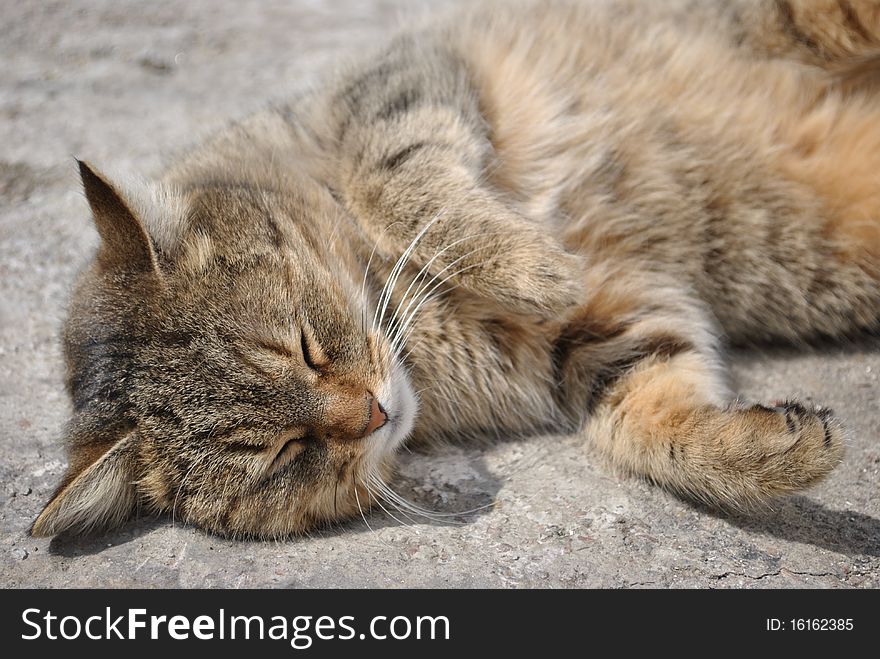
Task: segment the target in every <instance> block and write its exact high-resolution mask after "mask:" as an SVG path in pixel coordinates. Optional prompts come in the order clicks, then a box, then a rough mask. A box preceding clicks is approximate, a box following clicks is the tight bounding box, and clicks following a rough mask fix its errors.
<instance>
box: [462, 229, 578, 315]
mask: <svg viewBox="0 0 880 659" xmlns="http://www.w3.org/2000/svg"><path fill="white" fill-rule="evenodd" d="M584 270H585V265H584V263H583V261H582V259H581V258H580V257H578V256H575V255H572V254H569V253H567V252H565V251H564V250H563V249H562V248H561V247H559V246H558V245H556V244H555V243H553V242H552V241H551V240H549V239H541V240H535V241H530V242H518V243H515V244H512V245H511V244H508V245H506V246H505V248H504V249H501V250H499V251H498V253H497V254H495V255H494V258H493V259H492V262H491V263H490V264H489V265H488V266H487V267H486V268H484V269H483V271H482V272H480V273H476V274H475V276H474V278H473V280H472V282H471V285H472V287H474V288H478V289H481V290H480V292H481V293H483V294H484V295H486V296H487V297H490V298H492V299H493V300H495V301H496V302H497V303H498V304H499V305H500V306H501V307H503V308H505V309H508V310H510V311H516V312H519V313H527V314H534V315H539V316H542V317H545V318H553V317H559V316H561V315H564V314H565V313H566V312H567V311H568V310H570V309H572V308H574V307H576V306H577V305H579V304H581V303H582V302H583V298H584V296H585V293H584V286H583V280H584V274H583V273H584ZM477 280H478V281H477Z"/></svg>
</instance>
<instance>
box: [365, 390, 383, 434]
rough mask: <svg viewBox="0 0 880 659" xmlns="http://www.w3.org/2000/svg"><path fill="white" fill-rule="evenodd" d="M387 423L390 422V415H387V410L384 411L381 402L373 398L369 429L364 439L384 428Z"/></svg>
mask: <svg viewBox="0 0 880 659" xmlns="http://www.w3.org/2000/svg"><path fill="white" fill-rule="evenodd" d="M386 421H388V415H387V414H385V410H384V409H382V406H381V405H380V404H379V400H378V399H377V398H375V397H373V399H372V401H371V402H370V422H369V423H368V424H367V429H366V430H365V431H364V437H366V436H368V435H369V434H371V433H372V432H373V431H375V430H378V429H379V428H381V427H382V426H384V425H385V422H386Z"/></svg>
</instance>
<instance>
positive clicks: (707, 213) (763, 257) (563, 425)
mask: <svg viewBox="0 0 880 659" xmlns="http://www.w3.org/2000/svg"><path fill="white" fill-rule="evenodd" d="M878 53H880V5H878V3H876V2H862V1H859V0H839V1H823V0H811V1H805V2H801V1H798V0H778V1H775V2H774V1H770V0H766V1H761V0H737V1H735V2H720V1H719V2H713V1H708V0H705V1H697V2H679V1H670V2H662V3H655V2H650V1H648V0H644V1H641V2H640V1H637V0H621V1H616V2H604V1H602V0H592V1H590V2H566V1H564V0H554V1H553V2H519V3H508V4H491V3H490V4H481V5H479V6H477V7H470V8H465V9H459V10H457V11H456V12H455V13H454V14H452V15H450V16H447V17H444V18H441V19H436V20H435V21H434V22H433V23H431V24H426V25H424V26H418V27H413V28H411V29H409V30H408V31H404V32H402V33H400V34H399V35H397V36H396V37H394V38H393V39H391V40H390V41H389V42H388V43H387V44H385V45H384V46H383V47H382V48H380V49H378V50H377V52H376V53H375V54H374V55H372V56H370V57H367V58H362V59H361V60H360V62H358V63H351V64H349V65H347V66H341V67H338V68H337V69H335V70H333V71H331V72H329V73H327V74H326V75H325V76H324V77H323V78H322V79H321V82H320V84H317V85H314V86H313V87H312V88H310V89H309V90H308V91H306V92H302V93H300V94H299V95H297V96H296V97H295V98H293V99H291V100H289V101H286V102H284V103H281V104H278V105H275V106H272V107H270V108H269V109H267V110H265V111H263V112H260V113H258V114H256V115H254V116H251V117H250V118H248V119H245V120H243V121H241V122H239V123H236V124H233V125H231V126H230V127H229V128H228V129H225V130H223V131H221V132H220V133H218V134H216V135H215V136H214V137H212V138H210V139H208V140H207V141H206V142H205V143H204V144H202V145H201V146H199V147H197V148H195V149H193V150H191V151H189V152H187V153H185V154H183V155H182V156H180V157H178V158H177V159H176V160H174V161H173V162H172V163H171V164H170V165H169V166H168V168H167V169H166V170H165V171H164V172H163V173H162V175H161V176H159V177H158V178H157V179H156V180H154V181H152V182H143V181H132V180H123V179H111V178H109V177H107V176H106V175H104V174H102V173H100V172H99V171H98V170H97V169H95V168H94V167H92V166H91V165H89V164H87V163H84V162H80V163H79V168H80V173H81V178H82V183H83V187H84V190H85V195H86V198H87V200H88V203H89V206H90V208H91V212H92V215H93V218H94V223H95V226H96V228H97V230H98V233H99V234H100V238H101V244H100V247H99V248H98V251H97V253H96V255H95V258H94V260H93V262H92V263H91V265H90V266H89V268H88V269H87V270H86V271H85V272H84V273H83V274H82V275H81V276H80V278H79V280H78V282H77V284H76V286H75V289H74V291H73V293H72V298H71V304H70V309H69V315H68V318H67V321H66V324H65V328H64V333H63V341H64V349H65V359H66V366H67V371H66V373H67V379H66V386H67V389H68V391H69V394H70V397H71V400H72V403H73V416H72V419H71V420H70V423H69V425H68V427H67V429H66V438H67V447H68V453H69V468H68V470H67V472H66V474H65V475H64V477H63V478H62V481H61V483H60V485H59V487H58V489H57V491H56V492H55V494H54V495H53V497H52V498H51V500H50V501H49V503H48V504H47V505H46V507H45V509H44V510H43V511H42V513H41V514H40V515H39V516H38V517H37V519H36V520H35V522H34V524H33V526H32V529H31V532H32V534H33V535H35V536H50V535H54V534H58V533H62V532H71V533H78V532H85V531H88V530H90V529H93V528H105V527H109V526H112V525H116V524H120V523H122V522H124V521H125V520H126V519H128V518H130V517H131V516H132V515H134V514H135V513H136V512H137V511H139V510H144V511H151V512H154V513H160V514H165V515H168V516H170V517H172V518H173V519H175V520H184V521H186V522H188V523H191V524H193V525H196V526H198V527H201V528H203V529H205V530H208V531H210V532H214V533H217V534H220V535H224V536H230V537H239V538H280V537H286V536H291V535H296V534H301V533H304V532H308V531H309V530H310V529H313V528H315V527H317V526H319V525H325V524H330V523H333V522H337V521H339V520H344V519H348V518H352V517H353V516H356V515H362V514H364V511H366V510H367V509H368V508H370V507H371V506H372V505H373V504H374V503H376V502H377V501H381V500H383V499H385V500H388V501H389V502H391V503H392V504H395V503H401V500H400V499H399V497H397V495H396V494H395V493H394V492H393V491H392V490H391V489H390V487H389V486H388V481H389V480H390V479H391V478H392V476H393V470H394V463H395V453H396V451H397V450H398V449H399V447H400V446H401V445H402V444H403V443H404V442H405V441H409V442H412V443H423V444H424V443H430V442H434V441H437V440H439V439H454V440H456V441H462V440H468V439H472V440H475V441H476V440H478V439H479V438H483V437H525V436H528V435H532V434H536V433H545V432H556V433H579V434H580V435H582V436H583V438H584V442H585V444H587V443H591V444H592V445H593V446H594V447H595V451H596V453H597V454H598V455H600V456H603V457H604V458H605V459H606V460H607V462H608V464H609V465H610V467H611V468H614V469H616V470H619V471H621V472H624V473H627V474H630V475H634V476H638V477H642V478H644V479H647V480H648V481H650V482H652V483H655V484H657V485H659V486H661V487H663V488H666V489H668V490H670V491H672V492H675V493H677V494H679V495H681V496H683V497H685V498H688V499H693V500H695V501H698V502H702V503H704V504H707V505H710V506H714V507H718V508H721V509H744V510H749V509H753V508H755V507H760V506H762V505H766V503H767V502H768V501H771V500H772V499H773V498H774V497H777V496H779V495H784V494H787V493H791V492H796V491H799V490H801V489H803V488H806V487H808V486H810V485H811V484H813V483H815V482H816V481H817V480H819V479H821V478H823V477H824V476H826V475H827V474H828V473H829V472H830V471H831V470H832V469H833V468H834V467H835V466H836V465H837V464H838V463H840V461H841V460H842V455H843V446H844V437H845V431H844V428H843V426H842V425H841V423H840V422H839V421H837V420H836V418H835V417H834V415H833V413H832V412H831V411H830V410H828V409H826V408H822V407H814V406H810V405H806V404H802V403H799V402H797V401H784V402H776V403H772V404H768V405H763V404H746V403H743V402H741V401H739V400H738V399H736V397H735V396H734V394H733V392H731V391H730V390H729V388H728V386H727V385H726V382H725V373H724V368H723V359H722V349H723V346H724V344H725V343H726V342H734V343H754V342H762V341H767V340H773V341H787V342H790V343H794V344H804V343H806V342H808V341H811V340H813V339H815V338H817V337H826V338H827V337H831V338H843V337H847V336H851V335H853V334H855V333H860V332H861V333H870V332H872V331H875V330H877V329H878V320H880V102H878V101H880V99H878V98H877V95H876V94H877V87H878V85H877V84H876V83H877V81H878V79H880V74H878V72H880V56H878Z"/></svg>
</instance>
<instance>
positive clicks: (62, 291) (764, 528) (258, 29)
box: [0, 0, 880, 588]
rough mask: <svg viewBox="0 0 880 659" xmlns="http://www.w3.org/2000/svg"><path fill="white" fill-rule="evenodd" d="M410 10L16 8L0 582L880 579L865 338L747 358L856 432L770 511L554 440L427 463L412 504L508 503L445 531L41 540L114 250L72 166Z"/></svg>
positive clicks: (120, 5)
mask: <svg viewBox="0 0 880 659" xmlns="http://www.w3.org/2000/svg"><path fill="white" fill-rule="evenodd" d="M411 5H412V3H409V4H408V6H411ZM401 7H402V3H396V2H391V1H389V0H371V1H368V2H367V1H356V0H346V1H344V2H320V1H309V0H298V1H292V0H290V1H288V0H285V1H264V0H260V1H259V2H255V1H254V2H252V1H246V2H243V1H242V0H211V1H210V2H209V1H207V0H205V1H203V2H182V1H180V2H169V1H167V0H166V1H162V2H151V3H143V2H135V1H132V0H128V1H124V2H123V1H120V0H107V1H102V0H79V1H77V2H67V1H51V2H50V1H48V0H47V1H44V2H39V3H36V2H33V3H29V2H20V1H19V0H0V13H2V20H0V61H2V62H3V64H2V66H0V202H2V207H0V483H2V491H0V498H2V510H0V586H11V587H30V586H48V587H59V586H143V587H160V586H168V587H176V586H183V587H200V586H233V587H239V586H256V587H262V586H315V587H329V586H350V587H361V586H407V587H410V586H455V587H473V586H489V587H495V586H502V587H507V586H519V587H544V586H551V587H560V586H563V587H565V586H580V587H585V586H587V587H593V586H597V587H633V586H649V587H670V586H672V587H722V588H724V587H750V588H752V587H754V588H766V587H862V588H865V587H878V586H880V497H878V496H877V495H878V484H880V475H878V471H880V442H878V434H880V407H878V385H880V383H878V374H880V355H878V353H877V352H872V351H871V350H870V349H869V348H863V347H849V348H846V349H829V350H825V351H820V352H818V353H815V354H809V355H796V354H793V353H791V354H789V353H782V354H752V353H742V354H736V355H733V356H732V361H733V363H734V370H735V375H736V379H737V382H738V385H739V387H740V390H741V391H742V392H743V395H744V396H745V397H747V398H752V399H757V400H772V399H774V398H778V397H783V396H789V395H798V396H802V397H804V398H806V399H808V400H815V401H816V402H819V403H822V404H825V405H830V406H831V407H833V408H834V409H835V410H836V411H837V412H838V414H839V415H840V416H841V417H842V418H843V419H845V420H846V421H847V422H848V423H849V425H850V428H851V431H852V439H851V442H850V445H849V450H848V453H847V457H846V461H845V463H844V464H843V465H842V466H841V467H840V468H839V469H838V470H837V471H836V472H835V473H834V474H833V475H832V476H831V478H830V479H828V480H827V481H826V482H824V483H822V484H821V485H819V486H818V487H816V488H815V489H813V490H812V491H810V492H809V493H807V494H805V495H804V496H798V497H793V498H791V499H788V500H785V501H780V502H779V503H778V504H777V505H776V506H775V507H774V509H773V510H772V511H768V512H766V513H764V514H760V515H757V516H752V517H729V516H724V515H718V514H714V513H711V512H707V511H704V510H700V509H697V508H695V507H693V506H690V505H688V504H685V503H682V502H681V501H678V500H677V499H675V498H673V497H671V496H669V495H667V494H665V493H663V492H660V491H658V490H656V489H653V488H650V487H648V486H646V485H644V484H641V483H639V482H634V481H632V480H627V479H618V478H616V477H615V476H613V475H612V474H610V473H609V472H608V471H607V470H605V469H604V468H603V467H602V465H601V464H599V463H598V461H597V460H595V458H593V457H591V455H590V453H589V451H588V450H587V449H586V448H585V447H584V446H583V445H582V444H581V443H580V442H578V441H575V440H573V439H570V438H562V437H543V438H537V439H534V440H531V441H527V442H521V443H502V444H499V445H497V446H494V447H491V448H473V449H465V448H449V449H443V450H436V451H433V452H430V453H425V454H412V455H410V454H407V455H406V456H405V458H404V461H403V468H402V473H401V476H400V478H399V479H398V480H397V481H396V483H395V486H396V489H397V490H398V491H399V492H401V493H403V494H404V495H405V496H407V497H409V498H411V499H413V500H415V501H417V502H418V503H420V504H421V505H423V506H427V507H431V508H434V509H436V510H440V511H446V512H454V511H462V510H467V509H472V508H477V507H480V506H486V505H487V504H492V505H491V506H490V507H487V508H483V509H482V510H480V511H479V512H477V513H476V514H474V515H471V516H466V517H462V518H458V519H456V518H453V519H452V520H451V521H452V523H450V524H446V525H438V524H433V523H419V524H413V525H411V526H405V525H402V524H400V523H398V522H397V521H395V520H393V519H391V518H390V517H387V516H385V515H383V514H372V515H370V516H369V517H368V518H367V521H368V522H369V527H371V528H368V527H367V525H366V524H365V523H364V522H363V521H360V520H358V521H355V522H351V523H349V524H347V525H345V526H344V527H342V528H339V529H338V530H334V531H332V532H324V533H321V534H316V535H314V536H313V537H309V538H303V539H296V540H291V541H288V542H280V543H254V542H229V541H226V540H221V539H218V538H215V537H211V536H208V535H205V534H204V533H202V532H200V531H197V530H194V529H192V528H187V527H181V526H174V525H172V524H171V523H170V522H169V521H167V520H162V519H145V520H140V521H138V522H135V523H132V524H130V525H129V526H127V527H125V528H124V529H122V530H120V531H116V532H113V533H110V534H109V535H106V536H101V537H94V538H87V539H56V540H54V541H52V542H49V541H48V540H35V539H31V538H28V537H27V535H26V531H27V527H28V525H29V524H30V522H31V520H33V518H34V517H35V515H36V514H37V513H38V512H39V511H40V509H41V507H42V505H43V504H44V503H45V501H46V499H47V497H48V496H49V494H50V492H51V490H52V489H53V488H54V486H55V485H56V483H57V482H58V479H59V477H60V475H61V473H62V471H63V468H64V459H65V458H64V454H63V452H62V447H61V441H60V440H61V432H62V425H63V423H64V421H65V419H66V416H67V414H68V413H69V407H68V403H67V400H66V398H65V395H64V393H63V389H62V377H61V360H60V354H59V346H58V330H59V325H60V322H61V318H62V317H63V313H64V307H65V301H66V297H67V295H68V290H69V287H70V284H71V280H72V277H73V275H74V273H75V272H76V271H77V269H78V268H80V267H81V266H82V265H83V263H84V262H85V261H86V260H87V258H88V255H89V253H90V250H92V249H93V248H94V246H95V244H96V235H95V232H94V230H93V229H92V228H91V225H90V222H89V218H88V214H87V209H86V204H85V201H84V200H83V198H82V195H81V193H80V191H79V185H78V181H77V179H76V177H75V174H74V171H75V168H74V163H73V156H78V157H82V158H87V159H89V160H91V161H92V162H94V163H96V164H97V165H98V166H112V167H114V168H121V169H128V170H133V171H137V172H149V171H150V170H152V169H154V168H155V167H156V166H157V165H158V163H159V162H160V156H161V155H162V154H163V153H167V152H169V151H173V150H174V149H176V148H178V147H180V146H182V145H185V144H187V143H190V142H192V141H193V140H195V139H197V137H198V136H199V135H200V134H202V133H204V132H206V131H209V130H211V129H213V128H216V127H219V126H220V125H222V123H223V122H224V121H225V120H227V119H229V118H232V117H239V116H242V115H244V114H246V113H247V112H249V111H250V110H252V109H255V108H257V107H259V105H260V104H261V103H263V102H264V101H265V100H267V99H270V98H278V97H283V96H284V94H285V93H286V91H287V90H290V89H293V88H294V87H296V86H297V85H299V84H301V83H302V82H304V81H305V80H306V79H307V78H308V76H309V74H310V72H311V71H313V70H314V69H315V68H316V67H317V66H319V65H320V64H321V63H323V62H326V61H328V60H331V59H332V58H334V57H336V56H338V55H339V54H340V53H343V52H359V51H362V50H363V49H364V48H365V47H367V46H369V45H370V44H371V43H372V42H373V41H374V40H375V39H377V38H382V37H383V36H384V35H385V34H386V33H387V31H388V29H389V26H390V25H392V24H393V23H394V22H395V20H396V18H397V17H398V14H399V13H400V9H401Z"/></svg>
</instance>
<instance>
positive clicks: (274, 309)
mask: <svg viewBox="0 0 880 659" xmlns="http://www.w3.org/2000/svg"><path fill="white" fill-rule="evenodd" d="M80 173H81V176H82V179H83V184H84V187H85V191H86V197H87V199H88V201H89V204H90V206H91V209H92V214H93V216H94V220H95V224H96V226H97V229H98V233H99V234H100V236H101V245H100V247H99V249H98V252H97V255H96V257H95V260H94V262H93V264H92V265H91V267H90V268H89V269H88V270H87V271H86V272H85V273H84V274H83V275H82V276H81V278H80V280H79V282H78V284H77V287H76V289H75V291H74V294H73V297H72V301H71V306H70V311H69V316H68V319H67V322H66V325H65V330H64V347H65V356H66V361H67V386H68V390H69V393H70V396H71V399H72V403H73V408H74V412H73V417H72V419H71V421H70V423H69V424H68V428H67V434H68V437H67V444H68V451H69V462H70V466H69V468H68V471H67V473H66V474H65V476H64V477H63V479H62V482H61V485H60V487H59V488H58V490H57V491H56V493H55V495H54V496H53V498H52V499H51V501H50V502H49V503H48V505H47V506H46V508H45V509H44V510H43V512H42V513H41V514H40V515H39V517H38V518H37V519H36V521H35V522H34V525H33V527H32V533H33V534H34V535H41V536H45V535H54V534H57V533H60V532H64V531H72V532H78V531H84V530H87V529H89V528H91V527H97V526H106V525H109V524H114V523H119V522H121V521H122V520H124V519H126V518H127V517H129V516H130V515H132V514H133V513H134V512H135V511H136V509H137V508H138V507H141V508H145V509H151V510H155V511H160V512H164V513H166V514H168V515H171V516H173V518H174V519H177V520H184V521H187V522H190V523H193V524H196V525H198V526H201V527H203V528H205V529H208V530H211V531H214V532H217V533H221V534H224V535H232V536H259V537H279V536H284V535H288V534H292V533H299V532H302V531H305V530H308V529H309V528H312V527H314V526H316V525H318V524H321V523H324V522H328V521H331V520H337V519H343V518H346V517H350V516H352V515H353V514H357V512H358V509H359V507H362V508H366V507H367V506H368V505H369V494H368V492H367V489H366V488H365V487H364V484H365V483H369V481H370V479H371V478H373V477H375V476H377V475H378V476H380V477H387V476H388V472H389V470H390V468H391V461H392V458H393V455H394V453H395V450H396V449H397V447H398V446H399V444H400V443H401V442H402V441H403V439H404V438H405V437H406V435H407V434H408V433H409V432H410V430H411V427H412V424H413V421H414V417H415V413H416V401H415V397H414V394H413V393H412V390H411V387H410V385H409V383H408V380H407V376H406V373H405V372H404V370H403V368H402V367H401V365H400V363H399V362H398V361H397V360H396V359H395V357H394V355H393V354H392V350H391V347H390V345H389V342H388V340H387V338H386V337H385V336H384V335H383V334H382V332H381V331H379V330H374V329H373V328H372V327H371V324H370V323H369V322H364V319H365V318H366V315H367V314H366V313H365V312H366V309H365V304H366V300H365V297H364V293H363V291H362V277H363V272H364V267H363V264H360V263H359V262H358V261H357V260H356V259H355V257H354V255H352V254H351V253H350V250H346V249H344V248H343V247H342V245H343V242H344V241H343V240H342V238H343V235H342V234H341V233H340V231H343V232H344V231H345V229H344V228H341V227H344V226H346V225H345V223H344V221H343V220H344V216H343V215H342V210H341V209H340V208H339V207H338V205H337V204H336V202H335V201H334V200H333V199H332V197H330V195H329V194H328V193H326V192H325V191H324V190H322V189H321V188H320V187H319V186H317V184H311V185H310V184H308V182H306V181H302V182H300V183H299V184H298V185H297V187H296V189H297V190H299V192H298V193H296V194H290V193H289V192H288V191H285V193H284V194H283V195H282V194H276V193H274V192H272V191H271V190H270V189H267V188H258V187H253V186H248V185H241V186H239V185H231V184H218V183H211V182H207V183H204V184H203V185H199V186H194V187H193V188H192V189H188V190H187V191H186V192H179V193H175V192H169V190H168V188H165V187H160V186H153V187H143V188H142V189H139V190H134V191H132V190H124V189H123V188H122V187H121V186H119V185H116V184H113V183H110V182H109V181H108V180H107V179H106V178H104V177H103V176H101V175H99V174H97V173H95V172H94V171H93V170H92V169H90V168H89V167H88V166H87V165H85V164H80Z"/></svg>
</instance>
